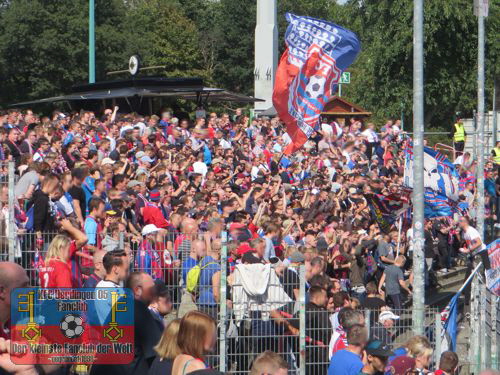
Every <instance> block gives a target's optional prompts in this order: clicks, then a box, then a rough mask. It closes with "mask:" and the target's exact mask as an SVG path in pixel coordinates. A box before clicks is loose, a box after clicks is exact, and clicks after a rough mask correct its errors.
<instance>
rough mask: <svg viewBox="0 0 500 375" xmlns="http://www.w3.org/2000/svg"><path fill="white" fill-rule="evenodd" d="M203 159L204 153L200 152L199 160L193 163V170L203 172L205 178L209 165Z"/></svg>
mask: <svg viewBox="0 0 500 375" xmlns="http://www.w3.org/2000/svg"><path fill="white" fill-rule="evenodd" d="M203 160H204V157H203V153H202V152H200V153H199V154H198V160H197V161H196V162H194V163H193V171H194V173H198V174H201V175H202V176H203V178H205V175H206V174H207V172H208V167H207V165H206V164H205V163H204V162H203Z"/></svg>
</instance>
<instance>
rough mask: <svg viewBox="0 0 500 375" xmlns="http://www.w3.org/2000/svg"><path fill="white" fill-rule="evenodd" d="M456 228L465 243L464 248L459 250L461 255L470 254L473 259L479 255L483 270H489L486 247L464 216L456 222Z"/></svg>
mask: <svg viewBox="0 0 500 375" xmlns="http://www.w3.org/2000/svg"><path fill="white" fill-rule="evenodd" d="M458 226H459V227H460V229H461V230H462V238H463V239H464V241H465V244H466V245H465V247H462V248H460V249H459V251H460V252H461V253H463V254H470V255H472V256H473V257H474V256H476V255H479V256H480V257H481V261H482V262H483V266H484V268H485V269H490V260H489V257H488V252H487V251H485V250H486V245H485V244H484V242H483V241H482V240H481V236H480V234H479V232H478V231H477V230H476V228H474V227H472V226H471V225H470V223H469V219H468V218H467V217H465V216H462V217H460V219H459V220H458Z"/></svg>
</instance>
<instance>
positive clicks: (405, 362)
mask: <svg viewBox="0 0 500 375" xmlns="http://www.w3.org/2000/svg"><path fill="white" fill-rule="evenodd" d="M415 365H416V362H415V359H413V358H411V357H408V356H401V357H397V358H394V360H393V361H392V362H391V363H390V364H389V367H388V372H389V374H391V375H406V373H407V372H408V371H410V370H413V369H414V368H415Z"/></svg>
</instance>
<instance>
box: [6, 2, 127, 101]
mask: <svg viewBox="0 0 500 375" xmlns="http://www.w3.org/2000/svg"><path fill="white" fill-rule="evenodd" d="M124 14H125V8H124V6H123V2H121V1H120V0H96V25H97V26H96V49H97V50H99V51H102V52H103V53H101V54H98V56H97V59H96V66H97V67H98V70H97V76H98V77H99V78H103V76H104V72H105V71H107V70H109V69H111V68H112V67H114V66H116V65H117V64H119V63H120V62H121V61H122V56H121V53H120V51H121V49H122V48H123V42H124V40H125V35H124V32H123V29H122V27H123V22H122V18H123V16H124ZM87 19H88V2H87V0H72V1H64V0H59V1H58V0H15V1H11V2H10V3H9V4H8V5H7V6H4V7H1V8H0V24H1V25H2V26H1V30H0V31H1V33H0V66H1V67H0V82H2V89H1V90H0V102H3V103H11V102H14V101H17V100H26V99H32V98H39V97H44V96H49V95H56V94H61V93H63V92H64V91H65V90H67V88H68V87H70V86H71V85H73V84H75V83H78V82H82V81H85V80H86V78H87V71H88V54H87V45H88V44H87V43H88V27H87Z"/></svg>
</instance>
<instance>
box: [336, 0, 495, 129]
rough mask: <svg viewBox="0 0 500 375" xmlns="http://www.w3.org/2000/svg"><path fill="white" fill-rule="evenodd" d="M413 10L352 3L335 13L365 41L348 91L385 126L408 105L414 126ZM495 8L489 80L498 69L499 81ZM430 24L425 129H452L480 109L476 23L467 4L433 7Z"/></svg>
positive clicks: (390, 0) (445, 0)
mask: <svg viewBox="0 0 500 375" xmlns="http://www.w3.org/2000/svg"><path fill="white" fill-rule="evenodd" d="M412 3H413V2H412V1H411V0H397V1H395V0H364V1H358V0H351V1H349V2H348V3H347V4H346V5H345V6H343V7H341V8H336V9H334V11H335V13H334V14H332V18H337V19H341V20H342V22H343V23H345V24H347V23H349V24H350V28H351V29H352V30H353V31H355V32H357V33H358V35H359V36H360V39H361V42H362V51H361V53H360V55H359V57H358V60H357V61H356V63H355V64H354V65H353V66H352V68H351V69H350V70H351V71H352V72H353V74H352V76H351V82H352V83H351V85H348V86H347V87H346V90H343V92H345V93H346V94H347V95H348V97H350V98H351V99H352V100H353V101H354V102H357V103H359V104H360V105H362V106H364V107H366V108H368V109H370V110H372V111H373V112H374V113H375V118H377V119H379V120H382V119H383V118H389V117H397V116H398V114H399V112H400V111H401V106H402V107H403V109H404V111H405V113H406V114H408V116H407V119H411V110H412V88H413V83H412V72H413V45H412V38H413V28H412V17H413V4H412ZM492 3H493V4H492V6H491V7H490V18H489V20H488V22H491V24H490V25H489V27H487V38H488V40H489V44H488V46H489V48H488V50H487V76H488V77H492V76H493V74H494V70H495V69H496V74H498V64H495V61H497V59H498V46H497V44H498V43H495V41H497V40H498V11H499V9H498V8H499V4H498V2H492ZM495 15H496V17H495ZM424 19H425V24H424V38H425V40H424V50H425V55H424V59H425V66H424V72H425V73H424V74H425V122H426V124H427V125H431V126H434V127H448V126H449V124H451V123H452V121H453V118H454V114H455V112H456V111H462V113H466V114H467V113H468V114H470V112H472V109H474V108H475V105H476V71H477V64H476V61H477V26H476V22H477V19H476V18H475V17H474V16H473V15H472V2H470V1H467V0H429V1H426V2H425V9H424ZM490 20H491V21H490ZM341 24H342V23H341ZM495 25H496V26H495ZM490 84H491V80H490Z"/></svg>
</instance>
